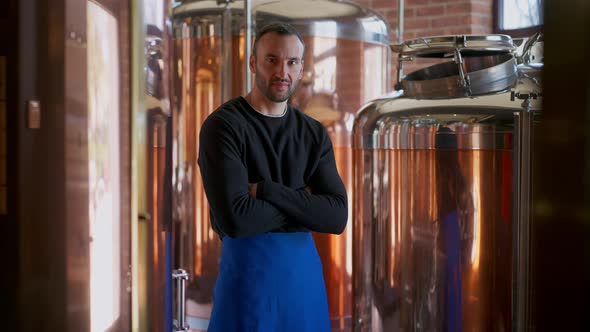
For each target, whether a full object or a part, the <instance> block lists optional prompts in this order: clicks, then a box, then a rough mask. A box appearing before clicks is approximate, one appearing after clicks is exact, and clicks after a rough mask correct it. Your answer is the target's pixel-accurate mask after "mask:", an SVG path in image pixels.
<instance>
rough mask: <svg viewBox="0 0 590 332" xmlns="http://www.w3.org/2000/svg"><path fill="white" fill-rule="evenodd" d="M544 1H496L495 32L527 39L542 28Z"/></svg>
mask: <svg viewBox="0 0 590 332" xmlns="http://www.w3.org/2000/svg"><path fill="white" fill-rule="evenodd" d="M544 2H545V0H496V1H495V3H494V5H495V7H496V10H495V15H496V19H495V29H494V30H495V32H496V33H502V34H507V35H510V36H512V37H528V36H530V35H532V34H533V33H535V32H537V31H541V30H542V26H543V23H544V22H543V16H544V15H543V14H544V13H543V7H544V6H543V5H544Z"/></svg>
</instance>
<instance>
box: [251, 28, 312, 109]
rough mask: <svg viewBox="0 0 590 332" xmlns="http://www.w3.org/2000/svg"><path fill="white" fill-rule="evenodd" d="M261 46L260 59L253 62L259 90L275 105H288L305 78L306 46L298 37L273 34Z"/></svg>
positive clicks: (260, 41) (262, 39)
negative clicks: (304, 51)
mask: <svg viewBox="0 0 590 332" xmlns="http://www.w3.org/2000/svg"><path fill="white" fill-rule="evenodd" d="M257 46H258V47H257V50H256V55H255V56H252V57H251V58H250V70H252V72H253V73H254V74H255V78H256V87H255V88H257V89H258V90H260V92H261V93H262V94H263V95H264V96H265V97H266V98H268V99H269V100H271V101H273V102H275V103H281V102H284V101H286V100H287V99H289V97H291V95H292V94H293V91H294V90H295V88H296V87H297V83H298V82H299V80H300V79H301V76H302V74H303V60H302V59H303V44H302V43H301V41H300V40H299V38H297V36H294V35H279V34H278V33H275V32H270V33H267V34H265V35H263V36H262V38H260V40H259V41H258V45H257Z"/></svg>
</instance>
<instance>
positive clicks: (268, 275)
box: [208, 232, 330, 332]
mask: <svg viewBox="0 0 590 332" xmlns="http://www.w3.org/2000/svg"><path fill="white" fill-rule="evenodd" d="M208 331H209V332H295V331H297V332H324V331H326V332H328V331H330V320H329V313H328V302H327V298H326V289H325V286H324V278H323V275H322V264H321V262H320V258H319V256H318V253H317V251H316V247H315V244H314V242H313V239H312V236H311V233H309V232H297V233H265V234H261V235H257V236H252V237H245V238H239V239H232V238H230V237H228V236H226V237H224V238H223V249H222V254H221V262H220V265H219V276H218V277H217V282H216V284H215V290H214V295H213V312H212V314H211V321H210V323H209V328H208Z"/></svg>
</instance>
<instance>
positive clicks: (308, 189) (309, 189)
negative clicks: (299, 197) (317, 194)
mask: <svg viewBox="0 0 590 332" xmlns="http://www.w3.org/2000/svg"><path fill="white" fill-rule="evenodd" d="M305 191H307V192H308V193H310V194H311V187H310V186H307V187H305Z"/></svg>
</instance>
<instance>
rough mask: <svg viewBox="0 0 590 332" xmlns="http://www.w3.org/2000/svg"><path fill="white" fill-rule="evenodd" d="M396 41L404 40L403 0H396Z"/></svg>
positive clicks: (401, 41)
mask: <svg viewBox="0 0 590 332" xmlns="http://www.w3.org/2000/svg"><path fill="white" fill-rule="evenodd" d="M398 1H399V3H398V9H397V11H398V19H397V42H398V43H399V44H401V43H403V42H404V2H405V1H404V0H398Z"/></svg>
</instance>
